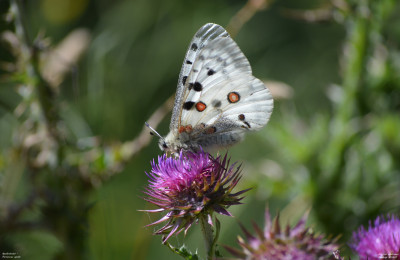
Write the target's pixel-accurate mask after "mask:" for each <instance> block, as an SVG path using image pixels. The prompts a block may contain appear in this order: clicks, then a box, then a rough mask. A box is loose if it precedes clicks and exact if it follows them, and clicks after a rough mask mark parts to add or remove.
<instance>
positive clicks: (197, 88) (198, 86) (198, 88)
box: [193, 82, 203, 92]
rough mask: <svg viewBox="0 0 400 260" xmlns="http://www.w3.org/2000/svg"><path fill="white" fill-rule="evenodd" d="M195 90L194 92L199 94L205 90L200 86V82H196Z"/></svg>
mask: <svg viewBox="0 0 400 260" xmlns="http://www.w3.org/2000/svg"><path fill="white" fill-rule="evenodd" d="M193 89H194V91H197V92H199V91H202V90H203V86H202V85H201V84H200V82H195V83H194V85H193Z"/></svg>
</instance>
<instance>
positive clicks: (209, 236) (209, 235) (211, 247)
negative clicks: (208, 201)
mask: <svg viewBox="0 0 400 260" xmlns="http://www.w3.org/2000/svg"><path fill="white" fill-rule="evenodd" d="M200 224H201V232H202V233H203V237H204V243H205V245H206V251H207V259H208V260H212V259H213V256H214V251H215V243H214V237H213V228H212V226H211V225H210V224H209V223H208V222H207V219H206V216H202V217H200Z"/></svg>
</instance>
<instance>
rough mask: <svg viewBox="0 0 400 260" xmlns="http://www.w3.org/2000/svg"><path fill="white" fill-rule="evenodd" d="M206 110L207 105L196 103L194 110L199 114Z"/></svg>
mask: <svg viewBox="0 0 400 260" xmlns="http://www.w3.org/2000/svg"><path fill="white" fill-rule="evenodd" d="M206 108H207V105H206V104H204V103H203V102H201V101H199V102H197V103H196V109H197V111H199V112H203V111H204V110H205V109H206Z"/></svg>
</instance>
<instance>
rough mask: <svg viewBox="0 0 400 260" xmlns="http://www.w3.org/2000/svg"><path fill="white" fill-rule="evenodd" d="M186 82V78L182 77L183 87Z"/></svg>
mask: <svg viewBox="0 0 400 260" xmlns="http://www.w3.org/2000/svg"><path fill="white" fill-rule="evenodd" d="M186 80H187V76H184V77H183V78H182V84H183V85H185V83H186Z"/></svg>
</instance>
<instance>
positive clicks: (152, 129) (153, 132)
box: [144, 122, 165, 142]
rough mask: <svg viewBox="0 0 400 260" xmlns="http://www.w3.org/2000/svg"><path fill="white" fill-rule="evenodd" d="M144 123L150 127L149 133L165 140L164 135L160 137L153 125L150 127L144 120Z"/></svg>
mask: <svg viewBox="0 0 400 260" xmlns="http://www.w3.org/2000/svg"><path fill="white" fill-rule="evenodd" d="M144 124H145V125H146V126H147V127H148V128H149V129H150V131H151V132H150V133H151V134H155V135H157V136H158V137H159V138H160V139H162V140H163V141H164V142H165V139H164V137H162V136H161V135H160V134H159V133H158V132H157V131H156V130H155V129H154V128H153V127H151V126H150V125H149V123H147V122H144Z"/></svg>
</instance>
